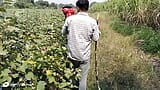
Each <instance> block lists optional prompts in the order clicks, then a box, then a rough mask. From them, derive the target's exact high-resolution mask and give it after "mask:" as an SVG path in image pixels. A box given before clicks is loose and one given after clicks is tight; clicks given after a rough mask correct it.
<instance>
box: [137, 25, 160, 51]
mask: <svg viewBox="0 0 160 90" xmlns="http://www.w3.org/2000/svg"><path fill="white" fill-rule="evenodd" d="M138 39H140V40H144V41H143V42H142V43H141V48H142V49H143V50H144V51H146V52H150V53H153V54H154V53H159V52H160V32H156V31H154V30H153V29H152V28H143V29H142V30H141V31H140V32H139V33H138Z"/></svg>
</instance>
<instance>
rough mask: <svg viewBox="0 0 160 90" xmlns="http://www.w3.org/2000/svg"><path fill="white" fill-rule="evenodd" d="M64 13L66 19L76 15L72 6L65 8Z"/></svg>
mask: <svg viewBox="0 0 160 90" xmlns="http://www.w3.org/2000/svg"><path fill="white" fill-rule="evenodd" d="M62 12H63V14H64V15H65V19H66V18H67V17H69V16H71V15H74V13H75V10H74V9H73V8H72V7H71V6H64V7H63V8H62Z"/></svg>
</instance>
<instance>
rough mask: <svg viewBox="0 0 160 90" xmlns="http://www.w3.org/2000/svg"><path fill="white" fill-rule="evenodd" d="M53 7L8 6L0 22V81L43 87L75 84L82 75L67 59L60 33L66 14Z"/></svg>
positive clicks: (68, 86) (64, 86) (70, 86)
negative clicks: (74, 80)
mask: <svg viewBox="0 0 160 90" xmlns="http://www.w3.org/2000/svg"><path fill="white" fill-rule="evenodd" d="M54 12H57V11H54V10H19V11H18V10H16V11H14V10H9V11H8V12H7V13H6V14H5V15H4V20H3V22H2V23H1V24H0V25H1V27H0V30H1V33H0V35H1V41H2V50H3V51H6V53H4V54H3V55H1V57H0V85H2V86H3V84H4V83H5V82H8V83H9V85H12V84H13V83H14V84H15V83H16V84H17V85H19V86H21V87H23V89H26V88H29V87H32V89H37V90H44V89H49V88H50V87H51V86H52V88H72V87H75V86H73V85H72V79H73V78H77V79H78V78H79V74H77V75H75V73H76V72H79V69H77V70H74V69H73V68H72V64H71V63H70V62H69V61H68V60H67V55H66V48H65V46H64V45H65V40H64V39H63V37H62V35H61V26H62V23H63V17H62V14H61V13H54Z"/></svg>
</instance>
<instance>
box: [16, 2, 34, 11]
mask: <svg viewBox="0 0 160 90" xmlns="http://www.w3.org/2000/svg"><path fill="white" fill-rule="evenodd" d="M14 6H15V7H16V8H20V9H23V8H32V7H33V3H31V2H27V1H25V2H24V1H17V2H16V3H14Z"/></svg>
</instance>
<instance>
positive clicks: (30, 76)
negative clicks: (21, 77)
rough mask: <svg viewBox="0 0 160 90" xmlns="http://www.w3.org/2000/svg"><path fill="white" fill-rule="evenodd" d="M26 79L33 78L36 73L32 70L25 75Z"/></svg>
mask: <svg viewBox="0 0 160 90" xmlns="http://www.w3.org/2000/svg"><path fill="white" fill-rule="evenodd" d="M25 77H26V79H27V80H31V79H33V78H34V74H33V73H32V72H28V73H27V74H26V75H25Z"/></svg>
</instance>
